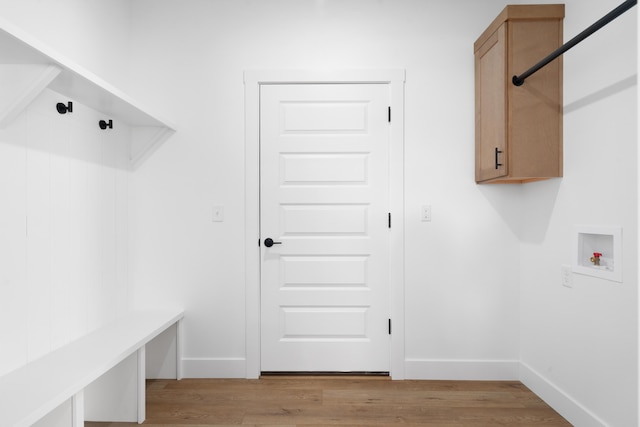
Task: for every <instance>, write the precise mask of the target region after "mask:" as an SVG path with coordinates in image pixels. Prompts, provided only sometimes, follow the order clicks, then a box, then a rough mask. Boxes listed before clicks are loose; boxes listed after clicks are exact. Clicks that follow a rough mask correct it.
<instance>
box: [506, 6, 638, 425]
mask: <svg viewBox="0 0 640 427" xmlns="http://www.w3.org/2000/svg"><path fill="white" fill-rule="evenodd" d="M620 3H621V2H619V1H618V0H607V1H601V0H590V1H583V0H581V1H572V2H567V6H566V15H567V17H566V19H565V39H566V40H568V39H569V38H571V37H573V36H574V35H576V34H578V33H579V32H580V31H582V30H583V29H585V28H586V27H588V26H589V25H590V24H592V23H593V22H595V21H596V20H597V19H599V18H600V17H601V16H604V15H605V14H606V13H607V12H609V11H610V10H612V9H614V8H615V7H616V6H617V5H618V4H620ZM564 106H565V107H564V111H565V114H564V178H563V179H561V180H552V181H548V182H540V183H535V184H530V185H527V186H525V187H524V188H523V190H524V192H523V214H524V216H525V224H526V227H525V228H524V229H523V230H522V233H520V234H519V235H518V237H519V239H520V241H521V271H520V282H521V289H522V290H521V299H520V301H521V304H520V305H521V331H520V342H521V347H520V348H521V349H520V357H521V360H522V362H523V364H524V367H523V379H525V383H527V384H528V385H529V386H530V387H532V388H534V390H536V391H537V392H538V393H540V394H541V395H543V396H545V397H547V398H548V399H552V400H553V401H554V402H555V403H556V406H557V407H560V408H562V409H563V410H564V411H565V413H566V414H571V416H572V417H573V418H570V420H571V421H572V422H573V423H574V424H575V425H579V426H590V425H601V424H599V422H598V421H596V419H599V420H600V421H601V422H602V424H604V425H610V426H632V425H638V419H637V410H638V384H637V380H638V351H637V345H638V328H637V326H638V321H637V318H638V262H637V260H638V251H637V245H638V239H637V233H638V210H637V204H638V197H637V194H638V193H637V192H638V187H637V178H638V166H637V162H638V160H637V159H638V157H637V154H638V150H637V144H638V138H637V117H638V112H637V10H635V9H634V10H631V11H630V12H627V13H626V14H625V15H623V16H621V17H620V18H618V19H617V20H616V21H614V22H612V23H611V24H609V25H608V26H607V27H605V28H603V29H602V30H600V31H599V32H598V33H596V34H594V35H593V36H591V37H590V38H589V39H587V40H585V41H584V42H583V43H582V44H580V45H579V46H577V47H575V48H574V49H572V50H570V51H569V52H568V53H567V54H565V55H564ZM575 225H616V226H622V228H623V232H622V234H623V236H622V242H623V246H622V252H623V265H624V267H623V282H622V283H617V282H612V281H608V280H603V279H597V278H594V277H589V276H584V275H580V274H574V275H573V288H565V287H563V286H561V276H560V266H561V265H562V264H568V265H570V264H572V262H573V258H572V250H573V242H574V240H573V239H574V236H573V234H572V233H573V227H574V226H575ZM550 385H552V386H553V388H555V389H551V390H549V389H548V388H549V386H550ZM580 406H581V407H583V408H586V410H587V412H589V413H590V414H584V413H583V411H582V410H581V409H580ZM566 416H569V415H566Z"/></svg>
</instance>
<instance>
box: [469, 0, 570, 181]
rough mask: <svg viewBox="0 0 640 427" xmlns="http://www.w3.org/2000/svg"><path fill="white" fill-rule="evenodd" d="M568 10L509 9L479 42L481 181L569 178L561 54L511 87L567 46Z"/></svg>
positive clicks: (478, 148)
mask: <svg viewBox="0 0 640 427" xmlns="http://www.w3.org/2000/svg"><path fill="white" fill-rule="evenodd" d="M563 18H564V5H562V4H554V5H508V6H507V7H505V8H504V10H503V11H502V12H501V13H500V14H499V15H498V17H497V18H496V19H495V20H494V21H493V22H492V23H491V25H489V27H488V28H487V29H486V30H485V31H484V32H483V33H482V35H481V36H480V37H479V38H478V40H476V42H475V44H474V55H475V97H476V101H475V108H476V136H475V139H476V182H477V183H524V182H531V181H538V180H541V179H547V178H554V177H560V176H562V57H559V58H558V59H556V60H555V61H553V62H551V63H550V64H548V65H547V66H546V67H544V68H542V69H541V70H539V71H538V72H537V73H535V74H533V75H532V76H530V77H528V78H527V79H526V81H525V83H524V84H523V85H522V86H515V85H514V84H513V83H512V82H511V78H512V76H514V75H520V74H522V73H523V72H524V71H526V70H527V69H529V68H530V67H531V66H533V65H534V64H536V63H537V62H538V61H540V60H541V59H542V58H544V57H546V56H547V55H548V54H549V53H551V52H553V51H554V50H555V49H557V48H558V47H560V46H561V45H562V37H563V36H562V21H563Z"/></svg>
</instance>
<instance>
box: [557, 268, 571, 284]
mask: <svg viewBox="0 0 640 427" xmlns="http://www.w3.org/2000/svg"><path fill="white" fill-rule="evenodd" d="M560 274H561V277H562V286H564V287H566V288H573V271H572V270H571V266H570V265H562V266H561V267H560Z"/></svg>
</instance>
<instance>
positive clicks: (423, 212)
mask: <svg viewBox="0 0 640 427" xmlns="http://www.w3.org/2000/svg"><path fill="white" fill-rule="evenodd" d="M420 221H431V206H427V205H424V206H420Z"/></svg>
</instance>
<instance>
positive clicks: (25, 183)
mask: <svg viewBox="0 0 640 427" xmlns="http://www.w3.org/2000/svg"><path fill="white" fill-rule="evenodd" d="M67 100H68V98H66V97H64V96H61V95H59V94H57V93H55V92H53V91H50V90H45V92H43V94H42V95H40V96H39V97H38V98H37V99H36V100H35V101H34V102H33V103H32V104H31V105H30V106H29V107H28V108H27V109H26V110H25V111H24V112H23V113H22V114H21V115H20V116H18V117H17V118H16V120H15V121H14V122H12V123H11V124H10V125H8V126H7V127H6V128H5V129H0V200H2V215H0V259H1V260H2V263H1V266H2V267H1V268H0V340H1V341H2V343H3V344H2V351H0V375H1V374H3V373H6V372H8V371H11V370H13V369H15V368H17V367H19V366H22V365H23V364H25V363H27V362H28V361H31V360H34V359H36V358H38V357H40V356H42V355H44V354H46V353H48V352H50V351H52V350H54V349H56V348H58V347H60V346H61V345H64V344H66V343H67V342H69V341H71V340H73V339H75V338H78V337H79V336H81V335H83V334H85V333H87V332H89V331H90V330H92V329H94V328H96V327H98V326H100V325H102V324H104V323H105V322H107V321H109V320H113V319H114V318H115V317H116V316H117V315H120V314H122V313H123V312H124V311H126V309H127V308H128V285H127V283H128V277H127V275H128V272H127V265H128V250H127V244H128V240H127V230H128V221H127V209H128V194H127V183H128V174H129V173H128V172H127V171H126V169H125V168H126V166H127V165H128V161H127V159H128V148H127V147H128V145H127V141H128V135H127V134H128V130H127V129H125V128H124V127H121V129H120V130H117V129H114V131H112V132H109V133H108V134H107V133H105V132H104V131H101V130H100V129H99V128H98V125H97V123H98V120H99V119H100V118H102V117H101V115H100V114H99V113H97V112H95V111H93V110H90V109H87V108H86V107H84V106H83V105H81V104H78V103H75V104H74V112H73V113H67V114H66V115H64V116H62V115H60V114H58V112H57V111H56V108H55V106H56V103H57V102H65V103H66V102H67Z"/></svg>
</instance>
